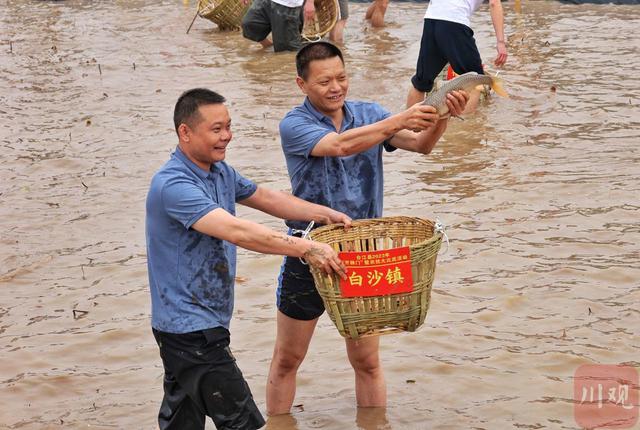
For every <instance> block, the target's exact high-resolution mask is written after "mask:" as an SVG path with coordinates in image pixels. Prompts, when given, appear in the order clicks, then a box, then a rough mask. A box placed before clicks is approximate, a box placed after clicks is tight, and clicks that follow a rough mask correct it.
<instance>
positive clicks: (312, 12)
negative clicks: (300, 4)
mask: <svg viewBox="0 0 640 430" xmlns="http://www.w3.org/2000/svg"><path fill="white" fill-rule="evenodd" d="M303 14H304V22H307V21H313V20H314V19H315V17H316V5H315V3H314V1H313V0H307V1H305V2H304V8H303Z"/></svg>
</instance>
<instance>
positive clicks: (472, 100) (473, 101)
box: [462, 89, 480, 115]
mask: <svg viewBox="0 0 640 430" xmlns="http://www.w3.org/2000/svg"><path fill="white" fill-rule="evenodd" d="M479 104H480V90H478V89H473V90H471V91H469V101H468V102H467V106H466V107H465V108H464V112H462V114H463V115H466V114H469V113H473V112H475V111H476V109H477V108H478V105H479Z"/></svg>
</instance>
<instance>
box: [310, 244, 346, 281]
mask: <svg viewBox="0 0 640 430" xmlns="http://www.w3.org/2000/svg"><path fill="white" fill-rule="evenodd" d="M303 257H304V259H305V260H306V262H307V264H309V265H310V266H313V267H315V268H317V269H320V270H322V271H323V272H325V273H326V274H328V275H330V274H332V273H334V272H335V273H337V274H338V276H340V277H341V278H342V279H347V267H346V266H345V265H344V263H343V262H342V261H341V260H340V259H339V258H338V254H337V253H336V252H335V251H334V250H333V248H332V247H331V246H329V245H327V244H326V243H322V242H312V245H311V248H309V249H308V250H307V252H305V253H304V255H303Z"/></svg>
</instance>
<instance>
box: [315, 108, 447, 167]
mask: <svg viewBox="0 0 640 430" xmlns="http://www.w3.org/2000/svg"><path fill="white" fill-rule="evenodd" d="M437 121H438V114H437V113H435V109H433V107H431V106H426V105H420V104H416V105H414V106H411V107H410V108H408V109H407V110H405V111H403V112H400V113H397V114H395V115H392V116H389V117H388V118H385V119H383V120H380V121H377V122H374V123H373V124H369V125H365V126H362V127H357V128H353V129H351V130H347V131H344V132H342V133H339V134H338V133H335V132H331V133H328V134H326V135H325V136H324V137H322V139H320V140H319V141H318V143H317V144H316V145H315V146H314V147H313V149H312V150H311V155H312V156H314V157H346V156H349V155H353V154H358V153H360V152H364V151H366V150H368V149H370V148H372V147H373V146H376V145H378V144H380V142H382V141H384V140H387V139H389V138H391V137H392V136H393V135H395V134H396V133H398V132H400V131H401V130H421V131H422V130H427V129H429V128H431V127H433V126H434V125H435V124H436V122H437Z"/></svg>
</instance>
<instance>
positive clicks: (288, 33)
mask: <svg viewBox="0 0 640 430" xmlns="http://www.w3.org/2000/svg"><path fill="white" fill-rule="evenodd" d="M303 3H304V0H254V1H253V3H252V4H251V7H250V8H249V10H248V11H247V13H246V15H245V16H244V18H242V35H243V36H244V37H245V38H247V39H249V40H253V41H255V42H258V43H260V44H261V45H262V46H263V47H265V48H268V47H270V46H273V50H274V51H275V52H279V51H297V50H298V49H300V48H301V47H302V40H301V36H300V33H301V32H302V25H303V17H302V5H303ZM310 3H312V4H313V1H312V0H310ZM269 33H271V37H272V39H273V40H269V38H268V36H269Z"/></svg>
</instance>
